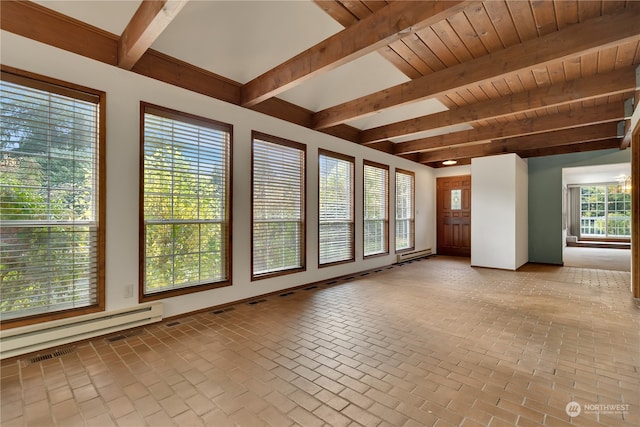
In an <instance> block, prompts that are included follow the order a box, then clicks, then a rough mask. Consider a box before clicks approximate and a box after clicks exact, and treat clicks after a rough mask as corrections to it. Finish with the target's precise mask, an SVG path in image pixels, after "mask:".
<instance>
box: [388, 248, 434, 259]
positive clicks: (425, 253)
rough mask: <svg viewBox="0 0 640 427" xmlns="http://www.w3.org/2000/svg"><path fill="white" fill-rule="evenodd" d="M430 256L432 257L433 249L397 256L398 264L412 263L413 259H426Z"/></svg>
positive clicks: (403, 253)
mask: <svg viewBox="0 0 640 427" xmlns="http://www.w3.org/2000/svg"><path fill="white" fill-rule="evenodd" d="M429 255H432V252H431V248H428V249H422V250H419V251H411V252H402V253H401V254H398V255H397V260H396V262H405V261H411V260H412V259H418V258H424V257H427V256H429Z"/></svg>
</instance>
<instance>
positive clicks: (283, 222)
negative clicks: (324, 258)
mask: <svg viewBox="0 0 640 427" xmlns="http://www.w3.org/2000/svg"><path fill="white" fill-rule="evenodd" d="M305 154H306V148H305V146H304V145H302V144H298V143H294V142H291V141H284V140H281V139H277V138H274V137H269V136H267V135H262V134H257V133H254V138H253V175H252V177H253V178H252V179H253V184H252V186H253V192H252V194H253V199H252V204H253V209H252V212H253V236H252V239H251V241H252V245H253V248H252V278H254V279H256V278H262V277H267V276H270V275H273V274H275V273H282V272H292V271H298V270H301V269H303V268H304V267H305V260H304V247H305Z"/></svg>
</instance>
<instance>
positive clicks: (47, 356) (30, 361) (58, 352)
mask: <svg viewBox="0 0 640 427" xmlns="http://www.w3.org/2000/svg"><path fill="white" fill-rule="evenodd" d="M75 351H76V348H75V347H66V348H61V349H58V350H56V351H54V352H51V353H47V354H39V355H37V356H34V357H32V358H30V359H27V360H25V361H24V366H28V365H33V364H34V363H40V362H44V361H45V360H50V359H55V358H56V357H60V356H64V355H65V354H71V353H74V352H75Z"/></svg>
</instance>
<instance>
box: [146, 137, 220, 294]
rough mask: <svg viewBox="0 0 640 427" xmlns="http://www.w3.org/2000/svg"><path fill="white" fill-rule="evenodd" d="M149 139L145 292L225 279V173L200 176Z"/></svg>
mask: <svg viewBox="0 0 640 427" xmlns="http://www.w3.org/2000/svg"><path fill="white" fill-rule="evenodd" d="M145 140H146V141H147V142H148V143H147V144H146V145H147V148H146V150H145V154H144V156H145V157H144V165H145V166H144V217H145V227H144V228H145V292H147V293H153V292H158V291H164V290H168V289H174V288H180V287H184V286H190V285H194V284H202V283H213V282H217V281H220V280H223V279H224V278H225V276H226V271H225V266H224V251H225V246H226V245H225V243H224V236H225V227H226V225H225V218H224V216H223V215H224V198H223V197H220V196H219V195H220V194H222V195H224V187H222V188H221V186H222V185H224V184H222V185H221V182H223V181H222V180H223V178H222V177H221V173H215V172H214V173H209V174H204V173H201V171H200V170H199V169H198V168H197V166H196V165H194V162H193V161H192V160H190V159H189V158H187V157H186V156H185V155H184V154H183V153H182V152H181V151H180V150H179V149H178V148H176V147H175V146H170V145H167V144H164V143H163V142H162V140H161V136H159V135H153V134H152V133H150V132H149V133H146V134H145Z"/></svg>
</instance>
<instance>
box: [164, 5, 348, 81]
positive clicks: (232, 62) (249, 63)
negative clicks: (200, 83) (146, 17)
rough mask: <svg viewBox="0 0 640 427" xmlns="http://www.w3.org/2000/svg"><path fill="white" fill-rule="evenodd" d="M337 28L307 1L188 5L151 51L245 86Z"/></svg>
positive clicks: (324, 14)
mask: <svg viewBox="0 0 640 427" xmlns="http://www.w3.org/2000/svg"><path fill="white" fill-rule="evenodd" d="M342 29H343V27H342V26H341V25H340V24H338V23H337V22H336V21H334V20H333V19H332V18H331V17H330V16H329V15H327V14H326V13H325V12H324V11H322V10H321V9H320V8H319V7H318V6H317V5H316V4H314V3H313V2H311V1H308V0H305V1H191V2H189V3H187V5H186V6H185V7H184V8H183V9H182V11H180V13H179V14H178V15H177V16H176V17H175V18H174V19H173V21H172V22H171V24H170V25H169V27H168V28H167V29H165V30H164V32H163V33H162V34H161V35H160V37H158V39H157V40H156V41H155V43H154V44H153V45H152V48H153V49H155V50H158V51H160V52H162V53H165V54H167V55H170V56H173V57H175V58H178V59H180V60H182V61H185V62H188V63H191V64H193V65H195V66H197V67H200V68H204V69H206V70H209V71H211V72H213V73H216V74H218V75H221V76H223V77H226V78H229V79H231V80H234V81H236V82H240V83H243V84H244V83H246V82H248V81H250V80H252V79H253V78H255V77H257V76H259V75H261V74H262V73H264V72H265V71H268V70H269V69H271V68H273V67H275V66H276V65H278V64H280V63H282V62H284V61H286V60H287V59H289V58H291V57H293V56H295V55H297V54H298V53H300V52H302V51H304V50H305V49H307V48H309V47H311V46H313V45H315V44H317V43H318V42H320V41H322V40H324V39H326V38H327V37H329V36H331V35H333V34H335V33H337V32H339V31H341V30H342Z"/></svg>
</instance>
